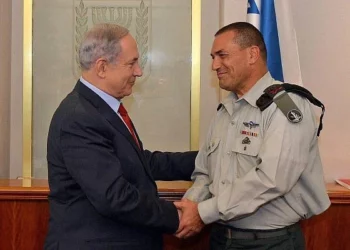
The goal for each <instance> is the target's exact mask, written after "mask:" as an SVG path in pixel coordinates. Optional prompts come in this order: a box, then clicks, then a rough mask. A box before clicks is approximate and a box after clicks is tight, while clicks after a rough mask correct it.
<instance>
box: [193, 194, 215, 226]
mask: <svg viewBox="0 0 350 250" xmlns="http://www.w3.org/2000/svg"><path fill="white" fill-rule="evenodd" d="M198 213H199V215H200V217H201V219H202V221H203V222H204V224H210V223H212V222H215V221H218V220H219V219H220V214H219V210H218V206H217V198H216V197H213V198H210V199H208V200H205V201H202V202H200V203H199V204H198Z"/></svg>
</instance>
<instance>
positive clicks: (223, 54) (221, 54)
mask: <svg viewBox="0 0 350 250" xmlns="http://www.w3.org/2000/svg"><path fill="white" fill-rule="evenodd" d="M226 56H228V54H226V53H220V54H219V57H220V58H225V57H226Z"/></svg>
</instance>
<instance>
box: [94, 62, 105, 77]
mask: <svg viewBox="0 0 350 250" xmlns="http://www.w3.org/2000/svg"><path fill="white" fill-rule="evenodd" d="M107 66H108V63H107V61H106V59H105V58H99V59H97V61H96V62H95V66H94V68H95V72H96V74H97V75H98V76H99V77H100V78H102V79H104V78H106V71H107Z"/></svg>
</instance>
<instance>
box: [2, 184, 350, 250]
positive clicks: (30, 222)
mask: <svg viewBox="0 0 350 250" xmlns="http://www.w3.org/2000/svg"><path fill="white" fill-rule="evenodd" d="M157 185H158V190H159V195H160V197H161V198H163V199H168V200H178V199H180V198H181V197H182V195H183V194H184V192H185V191H186V189H187V188H188V187H190V185H191V183H190V182H159V183H157ZM327 188H328V193H329V196H330V199H331V201H332V205H331V207H330V208H329V209H328V210H327V211H326V212H324V213H323V214H321V215H318V216H315V217H313V218H311V219H309V220H306V221H303V222H302V228H303V231H304V233H305V238H306V243H307V249H308V250H309V249H310V250H348V249H349V250H350V230H349V227H350V190H347V189H345V188H343V187H341V186H338V185H336V184H329V185H328V186H327ZM48 191H49V190H48V185H47V181H46V180H0V249H1V250H3V249H4V250H41V249H42V246H43V243H44V240H45V236H46V232H47V224H48V219H49V210H48V201H47V194H48ZM208 242H209V227H207V228H205V229H204V231H203V232H202V233H201V234H199V235H197V236H195V237H193V238H190V239H187V240H179V239H177V238H175V237H174V236H172V235H165V236H164V250H180V249H181V250H207V249H209V247H208Z"/></svg>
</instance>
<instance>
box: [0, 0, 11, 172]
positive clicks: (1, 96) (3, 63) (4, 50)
mask: <svg viewBox="0 0 350 250" xmlns="http://www.w3.org/2000/svg"><path fill="white" fill-rule="evenodd" d="M11 9H12V8H11V0H1V1H0V30H1V35H0V59H1V60H0V178H8V176H9V160H10V158H9V152H10V148H9V147H10V136H9V135H10V90H11V82H10V80H11V74H10V72H11V71H10V69H11V53H10V52H11Z"/></svg>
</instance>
